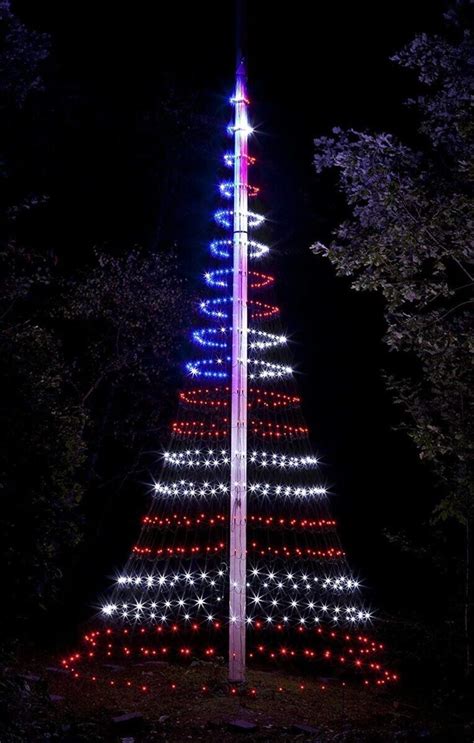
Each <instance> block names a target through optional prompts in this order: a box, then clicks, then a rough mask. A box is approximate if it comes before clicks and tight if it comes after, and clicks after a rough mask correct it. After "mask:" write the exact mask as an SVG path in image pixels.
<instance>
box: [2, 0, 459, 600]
mask: <svg viewBox="0 0 474 743" xmlns="http://www.w3.org/2000/svg"><path fill="white" fill-rule="evenodd" d="M250 6H251V7H250V14H249V24H248V32H249V53H248V60H249V86H250V93H251V99H252V101H253V103H254V107H253V113H252V118H253V122H254V124H255V125H256V127H257V134H256V142H255V146H256V149H257V151H258V155H259V160H260V161H261V165H260V166H259V168H258V180H259V184H260V185H261V186H262V192H263V194H264V196H263V198H264V202H265V204H266V206H267V208H268V212H267V213H268V215H269V217H270V219H271V226H272V242H273V244H274V253H275V269H276V273H277V278H278V274H279V275H281V276H284V277H285V281H284V282H283V281H282V282H281V283H280V289H279V299H280V301H281V305H282V316H283V321H284V323H285V325H286V326H287V328H288V331H289V333H290V334H291V336H292V338H294V341H295V343H294V356H295V360H296V364H297V368H298V370H299V379H300V391H301V393H302V395H303V398H304V400H305V405H304V409H305V414H306V417H307V419H308V423H309V425H310V427H311V430H312V434H313V440H314V443H315V447H316V449H317V450H318V452H319V453H320V454H321V455H322V456H323V458H324V460H325V461H326V462H327V464H328V466H327V478H328V481H329V482H330V484H331V485H332V488H333V490H334V492H335V494H336V495H335V496H334V509H335V511H336V514H337V516H338V518H339V521H340V523H341V532H342V536H343V539H344V541H345V545H346V547H347V551H348V553H349V555H350V556H351V559H352V562H353V564H354V565H356V566H359V567H360V573H361V575H362V576H363V577H364V578H365V581H366V583H368V584H370V585H373V586H375V587H376V594H377V600H379V601H380V603H381V604H382V605H383V606H385V607H386V608H388V609H390V608H392V607H393V606H395V605H397V606H398V605H399V604H400V603H403V602H407V603H409V601H410V599H409V597H410V594H412V593H414V592H415V591H418V590H419V589H420V585H419V576H417V573H416V567H413V565H412V563H411V562H410V561H409V560H407V559H406V558H404V559H402V558H401V557H399V553H398V552H397V551H396V549H394V548H393V547H391V546H389V545H388V544H387V542H386V540H385V539H384V538H383V536H382V529H383V528H385V527H389V528H392V529H395V528H396V527H397V526H398V525H399V524H405V525H406V524H408V523H410V521H416V519H419V518H420V517H421V516H422V515H423V514H424V513H427V512H428V506H429V503H430V498H431V497H432V496H431V487H432V485H431V481H430V478H429V476H428V475H427V473H426V472H425V470H424V469H423V468H421V466H420V465H419V463H418V461H417V457H416V453H415V451H414V449H413V447H412V446H411V445H410V443H409V442H408V441H407V440H406V439H405V438H404V436H403V435H402V434H400V433H395V432H393V431H392V430H391V427H392V426H393V424H394V423H396V422H397V413H396V411H395V410H394V409H393V407H392V405H391V403H390V400H389V398H388V396H387V395H386V393H385V392H384V390H383V384H382V381H381V377H380V369H381V368H382V367H384V366H387V365H388V364H390V363H391V362H390V359H388V358H387V354H386V352H385V350H384V347H383V344H382V341H381V337H382V334H383V316H382V310H381V305H380V303H379V302H378V301H377V300H376V299H375V298H373V297H367V296H360V295H356V294H355V293H352V292H351V291H350V290H349V287H348V283H347V282H346V281H344V280H340V279H336V278H335V276H334V272H333V270H332V268H331V267H330V265H329V264H327V263H326V262H324V261H323V260H322V259H316V258H315V257H314V256H313V255H312V254H311V253H310V252H309V249H308V248H309V245H310V244H311V243H312V242H314V241H315V240H317V239H319V240H322V241H325V240H327V238H328V235H329V233H330V230H331V229H332V228H333V227H334V226H335V225H336V224H337V220H338V219H340V218H341V216H342V215H343V207H342V201H341V197H340V196H339V195H338V194H337V192H336V190H335V188H334V182H333V181H332V179H331V178H324V179H317V178H316V176H315V174H314V173H313V168H312V162H311V161H312V150H313V146H312V141H313V139H314V137H316V136H318V135H321V134H324V133H328V132H330V130H331V128H332V127H333V126H336V125H337V126H342V127H355V128H364V129H370V130H377V129H378V130H387V131H391V132H394V133H395V134H398V135H399V136H401V137H403V138H406V139H408V141H411V140H413V138H414V129H415V122H414V118H413V115H412V114H411V113H410V112H408V111H407V109H406V108H405V107H404V106H403V99H404V98H406V97H408V96H409V95H412V94H413V92H414V91H415V82H414V80H413V78H412V77H411V76H410V75H409V74H408V73H406V72H404V71H402V70H400V69H398V68H396V67H395V66H394V65H393V64H392V63H390V62H389V59H388V58H389V57H390V55H391V54H393V53H394V52H395V51H396V50H397V49H399V48H400V47H401V46H403V45H404V44H405V43H406V42H408V41H409V40H410V39H411V38H412V37H413V35H414V34H416V33H417V32H420V31H427V32H429V31H433V30H436V29H438V28H439V27H440V25H441V14H442V10H443V8H444V3H442V2H439V1H438V0H415V1H414V0H386V1H385V2H378V3H375V2H373V1H372V0H359V2H341V1H340V0H339V1H338V0H332V2H308V0H296V2H293V3H279V2H270V1H269V0H267V1H266V2H265V1H264V0H254V2H252V3H250ZM14 7H15V8H16V9H17V11H18V12H19V14H20V16H21V18H22V19H23V20H25V21H26V22H27V23H28V24H29V25H31V26H33V27H35V28H38V29H42V30H44V31H48V32H49V33H51V35H52V48H53V56H52V63H51V69H50V72H49V74H50V76H51V80H52V81H53V82H52V84H54V85H56V86H58V87H59V88H60V87H61V86H64V88H65V90H66V89H67V95H68V96H69V97H70V99H74V103H73V104H71V106H70V108H69V109H68V111H69V113H68V115H67V117H66V120H63V118H62V113H61V111H59V112H56V127H57V136H56V138H55V137H52V138H51V141H50V142H49V144H48V146H49V147H50V153H49V154H50V157H51V160H52V161H53V163H54V167H53V168H52V170H51V172H50V175H49V176H48V177H49V181H50V182H49V183H48V189H49V191H50V193H51V202H52V206H51V209H52V210H53V213H54V214H55V215H56V218H55V219H53V220H51V219H50V217H48V220H49V222H48V229H47V233H48V234H47V239H48V240H49V241H51V244H53V245H59V244H60V243H61V241H64V239H65V235H67V240H68V245H69V246H70V250H71V251H79V250H82V249H85V246H88V245H89V246H90V244H91V242H92V241H98V240H106V241H110V242H111V243H114V242H120V241H123V242H124V243H128V244H130V242H138V243H144V244H145V245H147V244H148V245H149V244H150V243H152V241H153V240H154V238H155V225H156V214H157V212H158V210H159V204H158V203H157V198H156V174H155V175H154V174H153V173H152V172H150V162H153V159H152V158H151V160H150V157H148V154H149V153H148V154H147V151H146V150H147V146H148V145H147V142H148V140H147V139H146V138H145V139H143V138H141V134H140V128H139V127H138V128H137V120H138V118H139V116H138V114H139V113H140V115H142V114H143V112H147V115H149V116H151V117H152V116H153V111H154V106H155V102H156V99H157V96H159V95H160V91H162V90H163V80H164V79H166V80H167V81H168V83H167V84H170V83H173V85H174V86H175V88H176V89H177V90H178V91H183V93H184V92H185V93H186V94H189V93H192V94H193V95H195V97H196V107H197V110H199V112H200V114H202V117H203V120H204V121H206V122H207V124H206V126H204V127H202V128H201V130H200V133H199V137H200V138H202V140H203V141H199V140H198V141H196V142H185V145H184V147H185V149H186V148H187V151H189V157H186V158H183V159H181V160H180V161H179V163H178V164H177V168H179V170H180V175H181V176H182V181H183V183H184V186H183V187H182V188H180V189H178V190H177V192H176V196H175V198H176V199H178V202H179V200H180V199H182V204H181V203H178V206H179V210H178V214H180V213H182V214H183V218H182V219H179V218H178V219H175V220H174V222H173V224H172V225H171V226H168V229H169V231H170V234H171V233H173V234H174V235H175V237H176V241H177V243H178V245H179V250H180V255H181V258H182V260H183V263H184V264H185V266H186V267H187V272H188V274H189V276H190V277H191V280H193V278H194V280H195V282H196V283H195V286H196V287H197V286H198V283H197V278H198V275H199V274H200V273H201V271H202V269H203V267H204V265H205V260H206V255H205V251H204V241H205V239H206V238H207V237H208V236H209V230H210V224H211V223H210V220H209V217H210V215H211V210H212V208H213V207H214V204H215V202H214V195H215V194H214V188H215V184H216V181H217V176H216V173H217V163H218V161H219V159H220V157H221V154H222V146H223V145H224V143H225V139H224V138H223V135H222V132H223V130H224V127H225V125H226V124H227V120H228V117H229V109H228V107H227V105H226V101H227V99H228V96H229V93H230V92H231V89H232V81H233V62H234V30H233V2H229V1H227V2H219V3H218V2H214V1H210V2H209V1H208V2H206V1H205V2H201V3H191V2H175V3H173V2H166V3H164V2H161V3H155V2H149V0H148V1H140V0H135V2H133V3H118V2H109V0H101V1H100V2H98V1H97V0H81V2H78V1H77V0H68V2H51V1H48V0H42V2H40V3H38V2H31V1H30V2H27V1H26V0H19V1H18V2H16V3H15V4H14ZM71 112H72V113H71ZM219 128H220V129H219ZM147 136H148V135H147ZM157 136H158V137H159V133H157ZM190 136H191V135H190ZM150 142H151V145H150V146H152V145H153V140H152V139H151V140H150ZM203 152H205V153H206V156H205V157H204V156H203V155H202V153H203ZM196 153H197V154H196ZM51 173H52V174H51ZM190 202H191V203H190ZM49 214H50V215H51V212H49ZM71 227H72V229H71ZM132 539H133V535H132V534H131V535H130V540H132ZM394 586H396V589H395V590H393V587H394Z"/></svg>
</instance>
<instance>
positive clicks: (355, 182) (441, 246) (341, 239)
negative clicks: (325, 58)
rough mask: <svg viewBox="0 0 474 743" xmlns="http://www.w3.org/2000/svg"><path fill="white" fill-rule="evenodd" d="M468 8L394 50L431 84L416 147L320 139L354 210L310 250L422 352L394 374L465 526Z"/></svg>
mask: <svg viewBox="0 0 474 743" xmlns="http://www.w3.org/2000/svg"><path fill="white" fill-rule="evenodd" d="M461 11H462V9H461ZM461 11H460V12H457V13H450V14H448V21H449V22H450V25H449V29H448V31H447V33H446V35H445V36H428V35H426V34H421V35H419V36H417V37H416V38H415V39H414V40H413V41H412V42H411V43H410V44H408V46H406V47H405V48H404V49H402V50H401V51H400V52H399V53H398V54H396V55H395V56H394V57H393V58H392V59H393V61H394V62H395V63H397V64H398V65H400V66H402V67H404V68H407V69H409V70H413V71H415V73H416V75H417V78H418V82H419V84H420V86H421V87H422V92H421V94H420V95H418V96H417V97H416V98H414V99H411V100H410V101H409V102H408V103H409V105H411V106H414V107H415V108H416V110H417V112H418V115H419V121H420V125H419V133H418V137H417V142H418V145H417V146H415V147H414V146H410V145H407V144H405V143H403V142H401V141H399V140H398V139H397V137H396V136H394V135H392V134H388V133H369V132H360V131H354V130H349V131H342V130H340V129H334V130H333V132H332V136H329V137H320V138H318V139H317V140H316V141H315V146H316V155H315V167H316V170H317V172H319V173H320V172H321V171H323V170H325V169H327V168H330V169H336V171H337V174H338V184H339V188H340V189H341V191H342V193H343V194H344V197H345V200H346V203H347V206H348V217H347V219H345V220H344V221H343V222H342V223H341V224H340V225H339V226H338V227H337V229H336V230H335V234H334V240H333V241H332V242H331V244H330V245H327V246H326V245H322V244H321V243H316V245H314V246H313V247H312V250H313V251H314V252H315V253H316V254H318V255H322V256H325V257H327V258H329V260H330V261H331V262H332V263H333V265H334V266H335V268H336V271H337V273H338V274H339V275H341V276H347V277H350V279H351V285H352V288H353V289H355V290H356V291H372V292H376V293H378V294H379V295H381V296H382V297H383V298H384V300H385V320H386V334H385V341H386V343H387V345H388V347H389V349H390V350H391V351H397V352H402V353H403V354H405V355H407V358H411V359H413V360H414V362H415V363H413V364H411V365H410V371H409V372H408V373H407V374H406V375H405V376H404V377H403V378H400V376H394V375H393V374H392V375H387V377H386V378H387V383H388V386H389V388H390V390H391V391H392V393H393V396H394V399H395V402H396V403H397V404H398V405H399V406H400V409H401V410H402V412H403V426H404V428H405V429H406V430H407V432H408V434H409V435H410V437H411V438H412V440H413V441H414V442H415V444H416V447H417V449H418V452H419V456H420V458H421V459H423V460H425V461H427V462H428V463H429V464H430V465H431V467H432V469H433V470H434V472H435V473H436V475H437V477H438V481H439V482H440V484H442V487H443V490H442V493H443V496H442V498H441V499H440V500H438V502H437V503H436V511H435V517H437V518H442V519H445V518H448V517H454V519H455V520H456V521H457V522H458V523H461V524H463V525H466V526H467V525H468V524H469V523H470V522H471V521H472V519H473V517H474V492H473V482H472V461H473V453H474V452H473V448H474V447H473V423H472V407H473V390H474V384H473V382H474V380H473V374H472V351H473V343H472V318H473V313H472V309H473V304H474V265H473V264H474V253H473V237H472V235H473V228H474V201H473V190H472V187H473V175H474V161H473V148H474V140H473V133H474V128H473V122H472V110H471V108H470V105H471V101H472V96H473V92H474V44H473V40H472V37H471V35H470V32H469V30H467V29H465V28H463V24H462V20H463V17H462V12H461ZM468 549H469V548H468ZM469 559H470V558H469ZM466 580H467V581H468V583H469V581H470V580H472V579H471V578H470V577H469V574H467V576H466ZM466 590H468V587H466ZM468 593H469V590H468ZM471 602H472V598H470V597H469V599H468V603H469V604H471Z"/></svg>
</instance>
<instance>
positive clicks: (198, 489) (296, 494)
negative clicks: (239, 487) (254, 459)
mask: <svg viewBox="0 0 474 743" xmlns="http://www.w3.org/2000/svg"><path fill="white" fill-rule="evenodd" d="M229 490H230V486H229V485H228V484H226V483H223V482H220V483H215V484H212V483H210V482H207V481H206V482H202V483H197V482H193V481H192V480H179V481H178V482H174V483H172V484H170V485H168V484H166V483H162V482H157V483H155V485H154V491H155V493H156V494H157V495H166V496H172V497H181V496H185V497H189V496H191V497H200V498H205V497H207V496H209V495H211V496H214V495H219V494H220V493H228V492H229ZM248 491H249V493H259V494H260V495H263V496H265V497H269V496H283V497H286V498H289V497H292V498H301V499H304V498H310V497H311V496H315V495H326V494H327V490H326V488H324V487H321V486H317V485H313V486H304V485H274V484H269V483H251V484H250V485H249V486H248Z"/></svg>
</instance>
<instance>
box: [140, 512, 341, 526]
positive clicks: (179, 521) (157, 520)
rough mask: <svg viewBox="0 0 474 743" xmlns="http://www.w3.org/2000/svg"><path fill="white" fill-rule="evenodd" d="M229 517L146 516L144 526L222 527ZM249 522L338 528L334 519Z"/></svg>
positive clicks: (269, 518)
mask: <svg viewBox="0 0 474 743" xmlns="http://www.w3.org/2000/svg"><path fill="white" fill-rule="evenodd" d="M228 519H229V517H228V516H225V515H224V514H215V515H213V516H208V515H206V514H205V513H200V514H199V516H196V517H194V518H191V517H189V516H180V515H179V514H177V513H174V514H173V515H172V516H164V517H162V516H144V517H143V519H142V524H143V525H144V526H163V527H166V526H184V527H191V528H192V527H195V526H220V525H222V524H224V525H227V522H228ZM247 521H248V522H249V523H250V524H255V525H256V526H278V527H291V528H295V529H332V528H334V527H335V526H336V522H335V520H334V519H288V518H280V517H278V516H248V517H247Z"/></svg>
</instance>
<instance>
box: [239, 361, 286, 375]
mask: <svg viewBox="0 0 474 743" xmlns="http://www.w3.org/2000/svg"><path fill="white" fill-rule="evenodd" d="M248 363H249V366H251V367H259V369H260V370H259V369H258V368H257V370H256V371H255V372H254V371H250V372H249V379H267V378H272V377H278V378H280V377H288V376H291V375H292V374H293V369H292V368H291V366H286V365H285V364H275V363H274V362H273V361H260V360H259V359H249V361H248Z"/></svg>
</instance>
